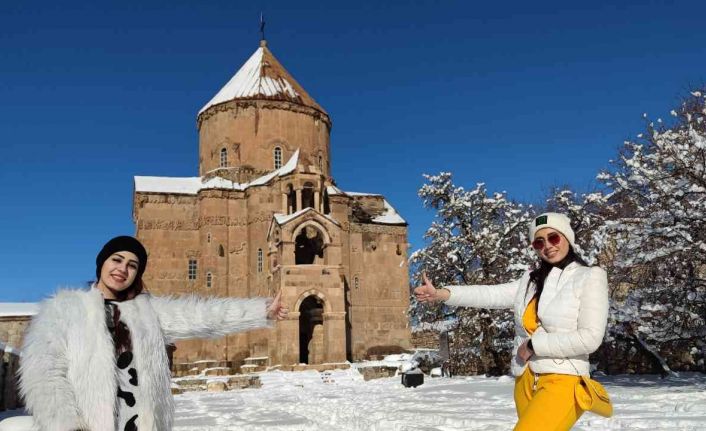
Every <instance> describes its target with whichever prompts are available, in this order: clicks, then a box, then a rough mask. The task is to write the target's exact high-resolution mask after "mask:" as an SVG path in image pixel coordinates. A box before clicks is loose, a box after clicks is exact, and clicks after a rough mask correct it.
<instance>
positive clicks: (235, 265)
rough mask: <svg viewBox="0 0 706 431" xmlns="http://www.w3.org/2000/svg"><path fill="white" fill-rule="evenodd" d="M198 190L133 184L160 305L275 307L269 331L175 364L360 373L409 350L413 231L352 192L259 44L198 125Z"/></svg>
mask: <svg viewBox="0 0 706 431" xmlns="http://www.w3.org/2000/svg"><path fill="white" fill-rule="evenodd" d="M196 122H197V127H198V131H199V176H198V177H188V178H177V177H148V176H138V177H135V178H134V186H135V188H134V196H133V220H134V222H135V225H136V236H137V237H138V238H139V239H140V241H142V242H143V243H144V244H145V246H146V247H147V249H148V251H149V257H150V264H149V267H148V269H147V272H146V273H145V276H144V280H145V284H146V286H147V289H148V290H149V291H150V292H152V293H153V294H175V295H182V294H198V295H205V296H232V297H253V296H273V295H275V294H276V293H277V292H279V291H281V292H282V298H283V302H284V304H285V305H286V306H288V307H289V309H290V314H289V317H288V319H287V320H284V321H281V322H278V323H277V324H276V326H275V328H274V329H273V330H257V331H251V332H248V333H243V334H235V335H231V336H228V337H225V338H221V339H216V340H190V341H185V342H179V343H177V345H176V350H175V351H174V352H173V357H174V361H175V362H182V363H183V362H195V361H198V360H219V361H224V360H225V361H233V362H239V361H242V359H244V358H246V357H251V358H252V357H257V358H263V359H264V358H266V362H267V363H268V364H269V365H275V364H283V365H284V364H299V363H307V364H318V363H335V362H342V361H346V360H351V361H355V360H361V359H364V358H365V357H366V356H368V355H370V354H380V353H385V352H390V351H398V350H399V349H400V348H408V347H410V331H409V328H408V319H407V307H408V305H409V298H408V292H409V280H408V267H407V223H406V222H405V220H404V219H402V218H401V217H400V216H399V215H398V214H397V212H396V211H395V209H394V208H393V207H392V206H391V205H390V203H389V202H387V201H386V200H385V198H384V197H383V196H381V195H379V194H373V193H353V192H345V191H343V190H341V189H340V188H338V187H336V184H335V181H334V179H333V177H332V176H331V169H330V166H331V165H330V160H331V159H330V157H331V152H330V144H329V136H330V131H331V119H330V118H329V115H328V114H327V113H326V111H325V110H324V109H323V108H322V107H321V106H320V105H319V104H318V103H316V101H315V100H314V99H313V98H312V97H311V96H310V95H309V94H308V93H307V92H306V91H305V90H304V88H302V87H301V86H300V85H299V84H298V83H297V82H296V81H295V80H294V78H292V76H291V75H290V74H289V73H288V72H287V70H286V69H285V68H284V67H283V66H282V65H281V64H280V63H279V61H277V59H276V58H275V57H274V55H273V54H272V52H271V51H270V50H269V48H268V47H267V43H266V42H265V41H264V40H263V41H261V42H260V46H259V47H258V49H257V50H256V51H255V53H254V54H253V55H252V56H251V57H250V58H249V59H248V60H247V61H246V62H245V64H243V66H242V67H241V68H240V70H238V72H237V73H236V74H235V75H234V76H233V77H232V78H231V80H230V81H229V82H228V83H227V84H226V85H225V86H224V87H223V88H222V89H221V90H220V91H219V92H218V93H217V94H216V95H215V96H214V97H213V98H212V99H211V101H209V102H208V103H207V104H206V105H205V106H204V107H203V108H202V109H201V111H199V113H198V115H197V118H196Z"/></svg>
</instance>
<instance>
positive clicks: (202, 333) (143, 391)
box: [20, 288, 270, 431]
mask: <svg viewBox="0 0 706 431" xmlns="http://www.w3.org/2000/svg"><path fill="white" fill-rule="evenodd" d="M266 304H267V299H266V298H252V299H235V298H211V299H207V298H199V297H185V298H173V297H157V296H151V295H148V294H141V295H138V296H137V297H136V298H135V299H133V300H130V301H125V302H121V303H119V304H118V308H119V309H120V320H121V321H123V322H125V324H126V325H127V327H128V329H129V330H130V334H131V340H132V349H133V354H134V355H135V366H136V369H137V376H138V381H139V385H138V387H137V391H136V392H137V393H136V397H135V398H136V400H137V409H138V410H139V414H138V419H137V429H138V430H140V431H168V430H171V429H172V418H173V416H174V402H173V400H172V394H171V389H170V385H171V380H170V376H171V374H170V371H169V364H168V360H167V353H166V348H165V342H171V341H173V340H177V339H183V338H196V337H204V338H205V337H217V336H223V335H226V334H228V333H231V332H236V331H244V330H248V329H254V328H261V327H265V326H269V325H270V321H268V320H267V317H266ZM115 372H116V360H115V350H114V347H113V340H112V338H111V335H110V333H109V332H108V328H107V325H106V317H105V309H104V303H103V296H102V294H101V292H100V291H99V290H98V289H95V288H93V289H91V290H90V291H80V290H63V291H60V292H59V293H57V294H56V296H55V297H53V298H51V299H49V300H47V301H45V302H43V303H42V306H41V308H40V311H39V314H37V315H36V316H35V317H34V318H33V319H32V322H31V324H30V325H29V328H28V329H27V332H26V334H25V339H24V346H23V351H22V358H21V359H20V392H21V394H22V396H23V397H24V399H25V401H26V404H27V408H28V410H29V412H30V413H31V414H32V415H33V416H34V422H35V425H36V426H37V428H39V429H41V430H42V431H53V430H56V431H67V430H77V429H82V430H91V431H114V430H115V415H114V408H115V405H116V396H117V382H116V377H115Z"/></svg>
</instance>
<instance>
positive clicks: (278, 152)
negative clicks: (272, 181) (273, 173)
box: [275, 147, 282, 169]
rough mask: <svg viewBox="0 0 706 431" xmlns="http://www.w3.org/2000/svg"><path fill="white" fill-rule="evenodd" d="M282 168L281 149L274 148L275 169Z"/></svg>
mask: <svg viewBox="0 0 706 431" xmlns="http://www.w3.org/2000/svg"><path fill="white" fill-rule="evenodd" d="M281 167H282V149H281V148H280V147H275V169H279V168H281Z"/></svg>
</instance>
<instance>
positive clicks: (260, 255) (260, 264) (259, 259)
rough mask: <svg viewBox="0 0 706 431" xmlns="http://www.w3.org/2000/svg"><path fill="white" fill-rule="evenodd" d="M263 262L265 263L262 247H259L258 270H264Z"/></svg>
mask: <svg viewBox="0 0 706 431" xmlns="http://www.w3.org/2000/svg"><path fill="white" fill-rule="evenodd" d="M262 263H263V257H262V249H261V248H258V249H257V272H262Z"/></svg>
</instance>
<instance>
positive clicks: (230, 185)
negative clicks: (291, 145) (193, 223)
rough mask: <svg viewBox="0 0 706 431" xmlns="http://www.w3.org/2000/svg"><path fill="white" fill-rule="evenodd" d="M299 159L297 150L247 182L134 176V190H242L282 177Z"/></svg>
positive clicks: (178, 191)
mask: <svg viewBox="0 0 706 431" xmlns="http://www.w3.org/2000/svg"><path fill="white" fill-rule="evenodd" d="M298 161H299V150H297V151H295V152H294V154H293V155H292V157H290V159H289V160H288V161H287V163H285V164H284V165H283V166H282V167H281V168H279V169H275V170H274V171H272V172H270V173H269V174H267V175H263V176H261V177H259V178H256V179H254V180H252V181H250V182H249V183H242V184H241V183H236V182H233V181H231V180H227V179H225V178H221V177H211V178H208V179H206V178H204V177H144V176H136V177H135V192H136V193H137V192H142V193H172V194H179V195H196V194H198V193H199V191H201V190H207V189H227V190H239V191H244V190H246V189H247V188H249V187H254V186H262V185H265V184H267V183H269V182H270V181H271V180H272V179H273V178H275V177H283V176H285V175H287V174H290V173H292V172H294V170H295V169H296V168H297V163H298Z"/></svg>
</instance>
